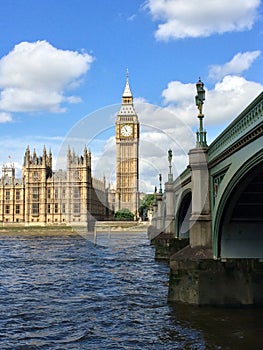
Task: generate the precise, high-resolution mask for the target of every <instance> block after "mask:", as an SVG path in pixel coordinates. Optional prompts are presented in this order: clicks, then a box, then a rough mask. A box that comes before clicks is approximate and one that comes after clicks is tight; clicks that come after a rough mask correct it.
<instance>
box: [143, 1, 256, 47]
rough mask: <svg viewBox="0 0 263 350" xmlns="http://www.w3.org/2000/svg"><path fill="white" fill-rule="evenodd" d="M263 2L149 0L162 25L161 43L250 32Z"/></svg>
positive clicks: (157, 32) (160, 28)
mask: <svg viewBox="0 0 263 350" xmlns="http://www.w3.org/2000/svg"><path fill="white" fill-rule="evenodd" d="M259 5H260V0H247V1H244V0H235V1H228V0H213V1H206V2H205V3H204V2H200V1H196V0H187V1H186V0H147V1H146V5H145V7H146V8H147V9H149V11H150V13H151V15H152V17H153V19H154V20H157V21H161V22H163V23H162V24H159V26H158V30H157V31H156V33H155V36H156V38H157V39H158V40H164V41H165V40H169V39H182V38H187V37H193V38H194V37H207V36H209V35H212V34H215V33H225V32H232V31H244V30H250V29H251V28H252V27H253V24H254V22H255V20H256V17H257V10H258V7H259Z"/></svg>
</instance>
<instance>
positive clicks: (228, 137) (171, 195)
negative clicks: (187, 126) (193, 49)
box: [149, 80, 263, 305]
mask: <svg viewBox="0 0 263 350" xmlns="http://www.w3.org/2000/svg"><path fill="white" fill-rule="evenodd" d="M197 91H198V94H197V96H196V101H197V103H196V104H197V106H198V109H199V115H198V117H199V119H200V128H199V131H198V132H197V143H196V148H194V149H191V150H190V151H189V165H188V166H187V168H186V169H185V171H183V173H182V174H181V175H179V176H178V177H177V178H176V179H173V175H172V173H171V172H170V174H169V175H168V181H167V182H166V183H165V184H164V191H162V190H161V187H160V191H159V192H158V193H156V201H155V203H154V215H153V220H152V225H151V226H150V227H149V236H150V238H151V242H152V243H153V244H154V245H155V247H156V258H169V259H170V271H171V272H170V284H169V300H171V301H181V302H186V303H193V304H199V305H202V304H216V305H222V304H223V305H237V304H238V305H240V304H246V305H248V304H261V305H262V304H263V92H262V93H261V94H260V95H259V96H258V97H257V98H256V99H255V100H254V101H253V102H252V103H251V104H250V105H249V106H248V107H247V108H246V109H245V110H244V111H243V112H242V113H241V114H240V115H239V116H238V117H237V118H236V119H235V120H234V121H233V122H232V123H231V124H230V125H229V126H228V127H227V128H226V129H225V130H224V131H223V132H222V133H221V134H220V135H219V136H218V137H217V138H216V139H215V140H214V142H213V143H211V144H210V145H209V146H207V144H206V134H205V131H204V130H203V124H202V123H203V114H202V104H203V101H204V89H203V83H202V82H200V80H199V86H198V83H197ZM200 91H201V94H200ZM202 93H203V96H202ZM169 152H171V151H169ZM169 152H168V159H169V157H170V159H169V161H170V165H171V154H169ZM170 169H171V166H170Z"/></svg>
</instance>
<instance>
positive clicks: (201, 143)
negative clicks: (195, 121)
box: [195, 78, 207, 147]
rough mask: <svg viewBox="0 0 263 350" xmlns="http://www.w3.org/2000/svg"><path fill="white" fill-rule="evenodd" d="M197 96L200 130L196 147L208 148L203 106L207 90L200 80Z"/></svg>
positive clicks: (197, 86) (197, 85)
mask: <svg viewBox="0 0 263 350" xmlns="http://www.w3.org/2000/svg"><path fill="white" fill-rule="evenodd" d="M196 91H197V95H196V96H195V104H196V106H197V108H198V111H199V113H198V118H199V130H198V131H197V132H196V147H207V143H206V131H204V129H203V118H204V114H203V104H204V101H205V89H204V83H203V82H202V81H201V79H200V78H199V80H198V82H197V83H196Z"/></svg>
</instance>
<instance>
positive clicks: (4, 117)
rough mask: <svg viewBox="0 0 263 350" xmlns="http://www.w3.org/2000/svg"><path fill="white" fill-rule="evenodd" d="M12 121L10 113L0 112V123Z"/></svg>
mask: <svg viewBox="0 0 263 350" xmlns="http://www.w3.org/2000/svg"><path fill="white" fill-rule="evenodd" d="M11 121H12V116H11V114H10V113H6V112H0V123H7V122H11Z"/></svg>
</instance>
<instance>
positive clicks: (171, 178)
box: [168, 148, 173, 182]
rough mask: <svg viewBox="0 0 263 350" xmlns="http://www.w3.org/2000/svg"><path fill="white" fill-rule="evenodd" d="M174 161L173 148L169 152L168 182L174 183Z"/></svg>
mask: <svg viewBox="0 0 263 350" xmlns="http://www.w3.org/2000/svg"><path fill="white" fill-rule="evenodd" d="M172 159H173V151H172V150H171V148H170V149H169V150H168V162H169V174H168V182H172V181H173V174H172V164H171V163H172Z"/></svg>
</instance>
